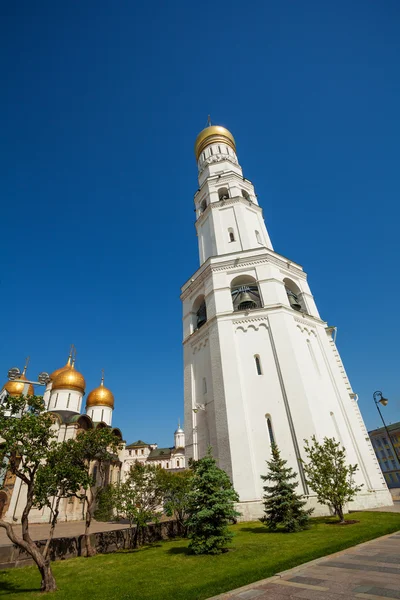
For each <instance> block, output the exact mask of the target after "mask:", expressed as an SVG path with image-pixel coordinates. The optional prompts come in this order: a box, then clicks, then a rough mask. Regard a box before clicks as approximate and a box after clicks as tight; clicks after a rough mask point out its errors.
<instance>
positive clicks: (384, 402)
mask: <svg viewBox="0 0 400 600" xmlns="http://www.w3.org/2000/svg"><path fill="white" fill-rule="evenodd" d="M373 398H374V402H375V406H376V408H377V409H378V413H379V415H380V417H381V419H382V423H383V426H384V428H385V431H386V433H387V436H388V439H389V442H390V444H391V446H392V448H393V453H394V455H395V456H396V458H397V460H398V462H399V464H400V456H399V455H398V452H397V450H396V448H395V446H394V444H393V441H392V438H391V437H390V433H389V430H388V428H387V427H386V423H385V419H384V418H383V415H382V413H381V409H380V408H379V404H382V406H387V404H388V402H389V400H388V399H387V398H384V397H383V394H382V392H380V391H379V390H378V391H376V392H374V394H373Z"/></svg>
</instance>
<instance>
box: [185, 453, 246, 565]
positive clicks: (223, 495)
mask: <svg viewBox="0 0 400 600" xmlns="http://www.w3.org/2000/svg"><path fill="white" fill-rule="evenodd" d="M191 469H192V471H193V481H192V490H191V492H190V493H189V495H188V499H189V503H188V514H189V519H188V521H187V526H188V528H189V538H190V542H189V548H190V550H192V552H194V554H220V553H221V552H223V551H224V549H225V547H226V545H227V544H228V542H229V541H230V539H231V538H232V533H231V532H230V531H229V529H228V524H229V522H230V521H232V520H234V519H235V518H236V517H237V516H239V514H240V513H238V512H237V510H236V509H235V502H238V501H239V496H238V494H237V493H236V492H235V490H234V489H233V487H232V483H231V481H230V479H229V477H228V475H227V474H226V473H225V471H223V470H222V469H220V468H219V467H217V463H216V461H215V459H214V458H213V456H212V453H211V448H209V449H208V452H207V454H206V456H204V457H203V458H201V459H200V460H197V461H193V462H192V463H191Z"/></svg>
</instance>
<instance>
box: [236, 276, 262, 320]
mask: <svg viewBox="0 0 400 600" xmlns="http://www.w3.org/2000/svg"><path fill="white" fill-rule="evenodd" d="M231 296H232V304H233V310H234V311H241V310H254V309H256V308H260V307H261V298H260V290H259V288H258V284H257V281H256V280H255V279H254V277H251V275H239V277H235V279H233V280H232V282H231Z"/></svg>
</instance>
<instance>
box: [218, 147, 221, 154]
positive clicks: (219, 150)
mask: <svg viewBox="0 0 400 600" xmlns="http://www.w3.org/2000/svg"><path fill="white" fill-rule="evenodd" d="M218 152H219V153H220V154H221V146H218Z"/></svg>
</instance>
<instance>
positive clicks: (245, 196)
mask: <svg viewBox="0 0 400 600" xmlns="http://www.w3.org/2000/svg"><path fill="white" fill-rule="evenodd" d="M242 196H243V198H245V199H246V200H248V201H249V202H251V198H250V195H249V192H246V190H242Z"/></svg>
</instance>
